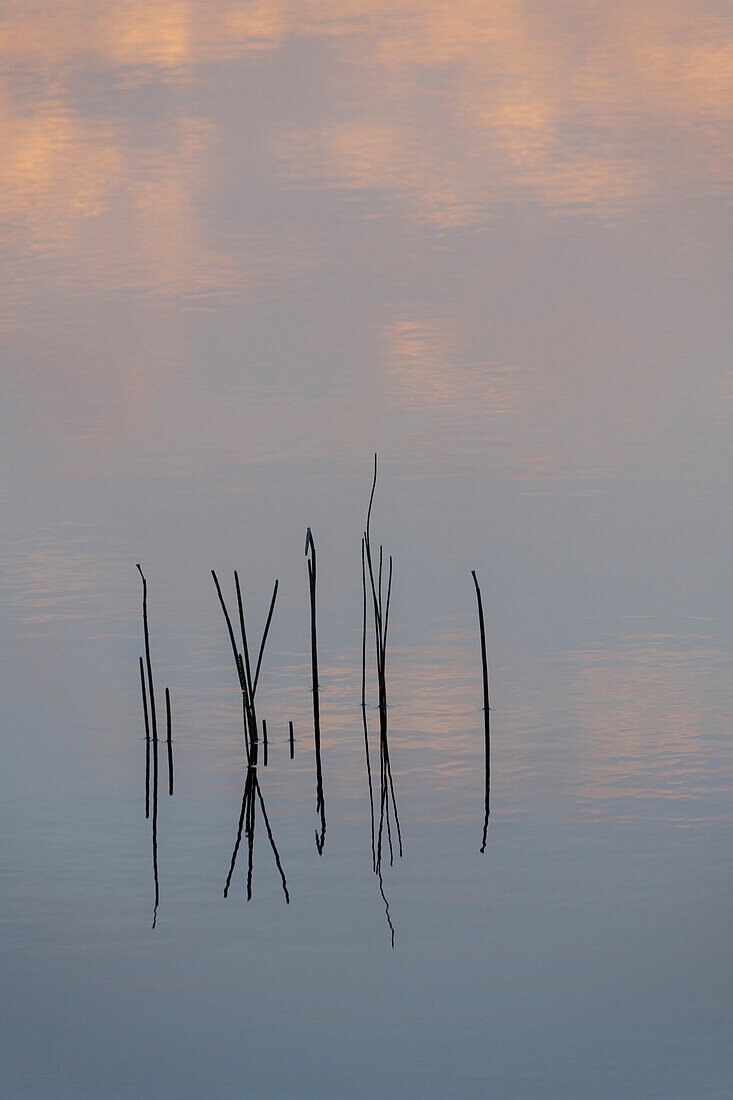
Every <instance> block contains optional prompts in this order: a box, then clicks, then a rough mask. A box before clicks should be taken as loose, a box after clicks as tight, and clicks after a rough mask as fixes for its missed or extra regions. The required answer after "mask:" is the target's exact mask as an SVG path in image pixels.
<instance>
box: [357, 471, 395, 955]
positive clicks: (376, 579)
mask: <svg viewBox="0 0 733 1100" xmlns="http://www.w3.org/2000/svg"><path fill="white" fill-rule="evenodd" d="M376 486H377V456H376V454H375V456H374V478H373V481H372V491H371V494H370V497H369V508H368V510H367V521H366V528H365V530H364V533H363V535H362V540H361V579H362V596H363V619H362V663H361V710H362V720H363V725H364V749H365V753H366V763H367V776H368V781H369V805H370V811H371V826H372V865H373V867H374V871H375V872H376V874H377V875H378V876H379V884H380V889H381V891H382V897H383V898H384V902H385V905H386V906H387V920H388V921H389V926H390V929H391V930H392V940H393V943H394V929H393V928H392V922H391V921H390V919H389V906H388V904H387V899H386V897H384V889H383V882H382V850H383V840H384V837H385V836H386V842H387V848H388V850H389V862H390V866H391V865H392V863H393V862H394V851H395V847H396V848H397V851H398V852H399V855H400V856H402V831H401V829H400V819H399V815H398V813H397V802H396V800H395V791H394V780H393V778H392V764H391V761H390V756H389V738H388V723H387V671H386V669H387V633H388V628H389V605H390V600H391V596H392V556H391V555H390V557H389V565H388V568H387V569H386V570H385V568H384V550H383V547H382V546H381V545H380V547H379V552H378V556H377V557H376V560H375V555H374V554H373V552H372V542H371V516H372V505H373V503H374V492H375V489H376ZM385 574H386V576H385ZM367 576H368V578H369V589H370V592H371V606H372V618H373V626H374V641H375V648H376V671H377V686H378V699H379V702H378V708H379V824H378V826H377V827H376V830H375V822H374V817H375V815H374V790H373V783H372V768H371V759H370V756H371V754H370V748H369V727H368V722H367V708H366V640H367V617H368V616H367V605H368V602H369V601H368V599H367ZM375 833H376V836H375ZM393 833H394V841H393ZM395 842H396V843H395Z"/></svg>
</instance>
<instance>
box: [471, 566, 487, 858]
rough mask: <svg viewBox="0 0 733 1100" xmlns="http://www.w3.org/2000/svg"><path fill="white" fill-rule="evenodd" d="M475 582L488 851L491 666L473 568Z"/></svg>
mask: <svg viewBox="0 0 733 1100" xmlns="http://www.w3.org/2000/svg"><path fill="white" fill-rule="evenodd" d="M471 576H472V577H473V583H474V586H475V588H476V602H477V604H478V624H479V636H480V639H481V672H482V675H483V689H484V832H483V837H482V840H481V851H482V852H485V851H486V833H487V831H488V828H489V813H490V795H491V719H490V712H491V707H490V705H489V668H488V664H487V662H486V626H485V624H484V606H483V602H482V600H481V589H480V588H479V583H478V579H477V577H476V571H475V570H474V569H472V570H471Z"/></svg>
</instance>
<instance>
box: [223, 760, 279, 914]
mask: <svg viewBox="0 0 733 1100" xmlns="http://www.w3.org/2000/svg"><path fill="white" fill-rule="evenodd" d="M258 753H259V743H258V742H257V741H253V742H252V743H251V746H250V758H249V761H248V763H247V769H246V773H245V779H244V791H243V793H242V806H241V809H240V813H239V824H238V826H237V836H236V839H235V842H234V850H233V851H232V859H231V863H230V864H229V874H228V875H227V880H226V883H225V886H224V897H225V898H226V897H228V896H229V887H230V886H231V882H232V876H233V875H234V868H235V867H236V863H237V855H238V854H239V848H240V846H241V843H242V833H243V832H244V834H245V836H246V838H247V901H250V900H251V898H252V871H253V867H254V839H255V825H256V822H257V806H258V804H259V807H260V811H261V813H262V820H263V821H264V823H265V831H266V833H267V839H268V840H269V842H270V847H271V849H272V854H273V856H274V858H275V866H276V867H277V870H278V873H279V875H280V882H281V884H282V888H283V894H284V895H285V901H286V904H288V905H289V904H290V894H289V892H288V884H287V880H286V878H285V872H284V870H283V866H282V862H281V860H280V853H279V852H278V850H277V845H276V844H275V838H274V836H273V834H272V828H271V826H270V819H269V817H268V816H267V810H266V808H265V800H264V798H263V797H262V791H261V789H260V784H259V779H258V777H257V758H258Z"/></svg>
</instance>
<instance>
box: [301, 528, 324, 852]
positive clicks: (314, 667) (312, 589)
mask: <svg viewBox="0 0 733 1100" xmlns="http://www.w3.org/2000/svg"><path fill="white" fill-rule="evenodd" d="M305 556H306V558H307V559H308V590H309V594H310V623H311V687H312V692H313V739H314V743H315V754H316V813H317V814H318V815H319V817H320V821H321V831H320V833H319V831H318V829H316V830H315V834H316V848H317V849H318V854H319V856H320V855H323V847H324V845H325V843H326V802H325V798H324V796H323V766H322V763H321V708H320V702H319V699H318V691H319V688H318V638H317V633H316V544H315V543H314V541H313V534H312V532H311V529H310V527H309V528H308V531H307V532H306V536H305Z"/></svg>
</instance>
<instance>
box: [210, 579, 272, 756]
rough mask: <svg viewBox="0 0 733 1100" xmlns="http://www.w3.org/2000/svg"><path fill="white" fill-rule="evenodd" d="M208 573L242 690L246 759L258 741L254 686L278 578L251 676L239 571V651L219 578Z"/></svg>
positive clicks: (236, 587) (236, 583)
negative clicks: (222, 617)
mask: <svg viewBox="0 0 733 1100" xmlns="http://www.w3.org/2000/svg"><path fill="white" fill-rule="evenodd" d="M211 576H212V577H213V578H214V585H215V586H216V593H217V595H218V597H219V603H220V604H221V609H222V612H223V613H224V619H225V621H226V625H227V632H228V634H229V641H230V644H231V647H232V653H233V655H234V667H235V668H236V671H237V679H238V680H239V687H240V690H241V692H242V721H243V726H244V747H245V751H246V754H247V759H248V760H249V754H250V747H251V745H252V744H254V743H255V742H257V741H258V739H259V738H258V734H257V713H256V710H255V691H256V690H257V684H258V681H259V676H260V668H261V666H262V657H263V655H264V652H265V644H266V642H267V635H268V632H269V630H270V623H271V622H272V614H273V611H274V610H275V600H276V599H277V589H278V581H277V580H276V581H275V584H274V587H273V589H272V599H271V600H270V608H269V611H268V613H267V621H266V622H265V627H264V630H263V631H262V638H261V640H260V648H259V653H258V655H257V665H256V668H255V676H254V680H253V679H252V669H251V665H250V660H249V645H248V642H247V627H246V624H245V619H244V604H243V602H242V590H241V588H240V585H239V575H238V573H237V571H236V569H235V570H234V586H235V589H236V593H237V610H238V612H239V629H240V632H241V636H242V649H241V651H240V650H239V648H238V647H237V639H236V638H235V636H234V628H233V627H232V620H231V617H230V615H229V611H228V609H227V605H226V601H225V600H224V595H223V593H222V590H221V585H220V584H219V578H218V577H217V575H216V573H215V572H214V570H213V569H212V570H211Z"/></svg>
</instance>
